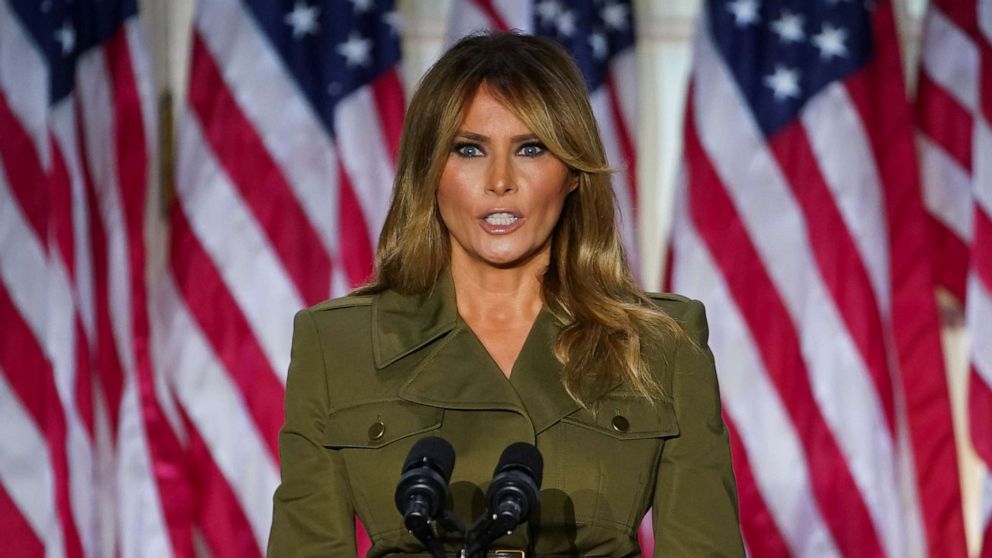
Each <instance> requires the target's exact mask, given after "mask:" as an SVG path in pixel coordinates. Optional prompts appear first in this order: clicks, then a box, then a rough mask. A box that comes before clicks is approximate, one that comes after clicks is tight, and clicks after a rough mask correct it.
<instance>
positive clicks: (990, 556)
mask: <svg viewBox="0 0 992 558" xmlns="http://www.w3.org/2000/svg"><path fill="white" fill-rule="evenodd" d="M981 544H982V546H981V547H980V548H981V551H980V552H979V553H978V558H992V521H990V522H988V523H986V524H985V534H983V535H982V543H981Z"/></svg>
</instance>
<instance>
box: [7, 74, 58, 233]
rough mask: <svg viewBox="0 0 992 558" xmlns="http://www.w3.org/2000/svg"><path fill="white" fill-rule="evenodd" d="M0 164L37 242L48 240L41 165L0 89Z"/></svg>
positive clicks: (44, 190) (29, 139)
mask: <svg viewBox="0 0 992 558" xmlns="http://www.w3.org/2000/svg"><path fill="white" fill-rule="evenodd" d="M0 129H2V130H3V134H0V162H2V163H3V172H5V173H6V174H7V184H8V185H9V187H10V189H11V193H12V194H13V196H14V199H15V200H16V201H17V204H18V205H19V206H20V207H21V211H23V212H24V215H25V217H26V218H27V221H28V224H29V225H30V226H31V230H32V231H33V232H34V234H35V236H36V237H37V238H39V239H44V238H46V237H47V232H48V227H47V225H48V209H47V207H46V206H47V202H48V200H47V193H48V192H47V189H46V188H45V187H44V185H45V184H46V183H47V177H46V176H45V174H46V173H45V170H44V169H43V168H42V162H41V160H40V159H38V153H37V152H36V151H35V149H34V143H32V140H31V137H30V136H29V135H28V133H27V130H25V129H24V127H23V126H22V125H21V123H20V121H19V120H18V119H17V116H16V115H15V114H14V112H13V111H12V110H11V107H10V105H8V104H7V95H6V94H5V93H4V91H2V90H0Z"/></svg>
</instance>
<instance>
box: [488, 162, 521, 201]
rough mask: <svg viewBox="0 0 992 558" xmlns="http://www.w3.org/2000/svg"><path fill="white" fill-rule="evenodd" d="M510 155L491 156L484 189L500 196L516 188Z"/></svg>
mask: <svg viewBox="0 0 992 558" xmlns="http://www.w3.org/2000/svg"><path fill="white" fill-rule="evenodd" d="M510 157H512V156H508V157H493V159H492V163H491V164H490V165H489V176H488V180H487V181H486V191H487V192H490V193H493V194H496V195H497V196H502V195H504V194H507V193H509V192H512V191H514V190H516V189H517V187H516V183H515V182H514V176H513V175H514V172H513V162H512V161H511V160H510Z"/></svg>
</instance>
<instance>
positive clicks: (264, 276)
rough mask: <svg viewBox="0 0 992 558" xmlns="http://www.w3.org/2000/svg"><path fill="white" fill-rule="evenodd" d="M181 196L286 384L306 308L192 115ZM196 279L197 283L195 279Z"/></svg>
mask: <svg viewBox="0 0 992 558" xmlns="http://www.w3.org/2000/svg"><path fill="white" fill-rule="evenodd" d="M180 126H181V128H180V136H179V172H178V176H177V177H176V194H177V195H178V196H179V197H180V198H181V199H182V206H183V211H184V212H185V214H186V217H187V219H188V220H189V223H190V227H191V228H192V229H193V234H194V235H196V237H197V238H198V239H199V240H200V242H201V243H202V245H203V248H204V250H205V251H206V252H207V254H209V255H210V258H211V260H212V261H213V262H214V265H216V266H217V270H218V272H219V273H220V275H221V277H222V278H223V280H224V284H225V285H226V286H227V288H228V290H229V292H230V293H231V296H233V297H234V300H235V301H236V302H237V304H238V307H239V308H240V309H241V311H242V312H244V314H245V317H246V318H247V320H248V323H249V325H250V326H251V328H252V331H253V332H254V334H255V336H256V337H257V339H258V341H259V345H261V347H262V351H264V352H265V354H266V356H267V357H268V360H269V366H271V367H272V370H273V371H274V372H275V373H276V375H277V376H278V377H279V378H280V379H281V380H282V381H283V382H285V381H286V370H287V367H288V366H289V352H290V347H291V345H292V331H291V328H289V327H288V324H291V323H293V314H294V313H295V312H296V311H297V310H299V309H300V308H302V307H303V306H304V304H303V301H302V300H301V299H300V298H299V296H298V294H297V292H296V290H295V289H294V288H293V283H292V280H291V279H290V278H289V276H287V275H286V272H285V269H284V268H283V267H282V265H280V263H279V260H278V259H277V258H276V256H275V254H274V253H273V250H272V247H271V246H270V245H269V243H268V240H267V239H266V238H265V236H264V234H263V233H262V231H261V230H260V229H259V227H258V223H257V222H256V221H255V219H254V217H253V216H252V214H251V212H250V210H249V209H248V208H247V207H245V204H244V201H243V199H242V198H241V196H240V194H239V193H238V192H237V191H236V190H235V188H234V186H233V185H232V184H231V183H230V182H229V181H228V179H227V176H226V175H225V174H224V173H223V171H222V170H221V169H220V168H219V166H218V165H217V161H216V160H215V159H214V158H213V154H212V152H211V151H210V148H209V146H208V145H207V144H206V142H205V141H204V138H203V136H202V135H201V127H200V123H199V122H198V121H197V120H196V117H195V116H194V115H193V114H192V113H186V114H185V115H184V117H183V119H182V121H181V124H180ZM190 280H195V278H190Z"/></svg>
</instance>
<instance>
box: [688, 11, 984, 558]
mask: <svg viewBox="0 0 992 558" xmlns="http://www.w3.org/2000/svg"><path fill="white" fill-rule="evenodd" d="M700 21H701V23H700V26H699V31H698V35H697V41H696V44H695V51H694V55H695V60H694V65H693V73H692V81H691V85H690V90H689V99H688V102H687V104H688V110H687V114H686V130H685V152H684V172H683V177H682V184H681V186H680V194H679V200H678V205H677V207H676V210H675V212H676V224H675V231H674V269H673V284H674V289H675V290H676V291H678V292H681V293H684V294H687V295H690V296H693V297H696V298H699V299H701V300H703V301H704V302H705V303H706V304H707V307H708V308H709V310H710V331H711V335H710V343H711V346H712V348H713V351H714V353H715V355H716V359H717V370H718V374H719V376H720V388H721V393H722V395H723V400H724V415H725V418H726V420H727V423H728V425H729V426H730V431H731V446H732V450H733V456H734V467H735V472H736V475H737V480H738V488H739V495H740V506H741V523H742V530H743V532H744V536H745V541H746V544H747V546H748V548H749V550H750V552H751V554H752V555H754V556H763V557H765V556H772V557H774V556H817V557H822V556H852V557H853V556H859V557H860V556H891V557H902V556H927V555H929V556H941V557H944V556H950V557H963V556H965V555H966V548H965V538H964V527H963V519H962V511H961V503H960V502H961V496H960V489H959V485H958V468H957V458H956V455H955V446H954V436H953V430H952V424H951V412H950V404H949V399H948V393H947V387H946V383H945V377H944V366H943V360H942V353H941V346H940V336H939V334H940V330H939V327H940V326H939V321H938V315H937V311H936V304H935V299H934V291H933V277H932V274H933V271H932V267H931V260H930V257H929V255H930V245H929V243H930V241H931V238H930V236H929V231H930V228H929V222H928V220H927V218H926V214H925V212H924V209H923V203H922V200H921V194H920V188H919V177H918V172H917V166H916V155H915V151H914V145H913V140H914V136H913V134H914V129H913V122H912V118H911V111H910V107H909V105H908V102H907V100H906V94H905V91H904V86H903V79H902V76H901V65H900V64H901V62H900V53H899V45H898V39H897V34H896V30H895V26H894V23H893V14H892V5H891V4H890V3H889V2H885V1H879V2H861V1H830V2H822V3H813V2H803V1H798V0H796V1H784V2H759V0H734V1H732V2H728V1H716V0H710V1H708V2H706V3H705V5H704V8H703V14H702V18H701V20H700Z"/></svg>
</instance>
